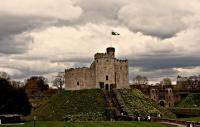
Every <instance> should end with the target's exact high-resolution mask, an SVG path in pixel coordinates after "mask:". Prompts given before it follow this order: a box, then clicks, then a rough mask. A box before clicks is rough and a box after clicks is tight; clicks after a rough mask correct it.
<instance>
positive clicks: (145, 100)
mask: <svg viewBox="0 0 200 127" xmlns="http://www.w3.org/2000/svg"><path fill="white" fill-rule="evenodd" d="M120 93H121V95H122V98H123V99H124V102H125V104H126V106H127V107H128V108H129V110H131V112H132V113H133V114H140V115H149V114H150V115H152V116H157V114H162V116H164V117H168V118H175V117H176V116H175V114H173V113H172V112H170V111H169V110H167V109H166V108H164V107H161V106H159V105H158V104H157V103H156V102H155V101H154V100H152V99H150V98H149V97H147V96H145V95H144V94H143V93H142V92H141V91H139V90H137V89H133V90H132V89H122V90H120Z"/></svg>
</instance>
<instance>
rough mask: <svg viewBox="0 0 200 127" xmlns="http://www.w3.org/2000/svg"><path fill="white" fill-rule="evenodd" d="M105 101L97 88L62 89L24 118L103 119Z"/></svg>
mask: <svg viewBox="0 0 200 127" xmlns="http://www.w3.org/2000/svg"><path fill="white" fill-rule="evenodd" d="M105 110H106V102H105V99H104V96H103V92H102V91H101V90H99V89H92V90H80V91H63V92H60V93H58V94H56V95H54V96H53V97H51V98H50V99H49V100H48V101H47V102H46V103H45V104H44V105H42V106H41V107H39V108H38V109H36V110H35V111H33V112H32V114H31V115H29V116H28V117H27V118H26V119H28V120H31V119H32V118H33V116H37V118H38V120H66V121H77V120H83V121H87V120H95V121H96V120H103V119H105Z"/></svg>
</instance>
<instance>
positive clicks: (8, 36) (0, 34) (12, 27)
mask: <svg viewBox="0 0 200 127" xmlns="http://www.w3.org/2000/svg"><path fill="white" fill-rule="evenodd" d="M48 22H49V20H48V19H47V18H40V17H21V16H14V15H5V14H3V15H0V53H4V54H19V53H24V52H26V51H27V50H28V45H29V43H30V42H31V41H32V38H31V37H25V38H23V37H21V38H20V34H23V32H28V31H31V30H33V29H35V28H37V27H40V26H43V25H44V24H48Z"/></svg>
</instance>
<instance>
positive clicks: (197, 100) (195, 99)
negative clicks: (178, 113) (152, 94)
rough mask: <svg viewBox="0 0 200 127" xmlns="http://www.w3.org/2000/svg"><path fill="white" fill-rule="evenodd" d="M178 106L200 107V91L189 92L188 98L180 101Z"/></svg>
mask: <svg viewBox="0 0 200 127" xmlns="http://www.w3.org/2000/svg"><path fill="white" fill-rule="evenodd" d="M176 107H182V108H197V107H198V108H200V93H192V94H189V95H188V96H187V97H186V98H184V99H183V100H182V101H180V102H179V103H178V104H177V105H176Z"/></svg>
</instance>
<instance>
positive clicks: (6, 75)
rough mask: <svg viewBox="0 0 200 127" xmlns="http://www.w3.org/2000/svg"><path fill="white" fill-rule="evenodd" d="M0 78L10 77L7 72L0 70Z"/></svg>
mask: <svg viewBox="0 0 200 127" xmlns="http://www.w3.org/2000/svg"><path fill="white" fill-rule="evenodd" d="M0 78H3V79H6V80H9V79H10V76H9V75H8V73H6V72H3V71H1V72H0Z"/></svg>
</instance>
